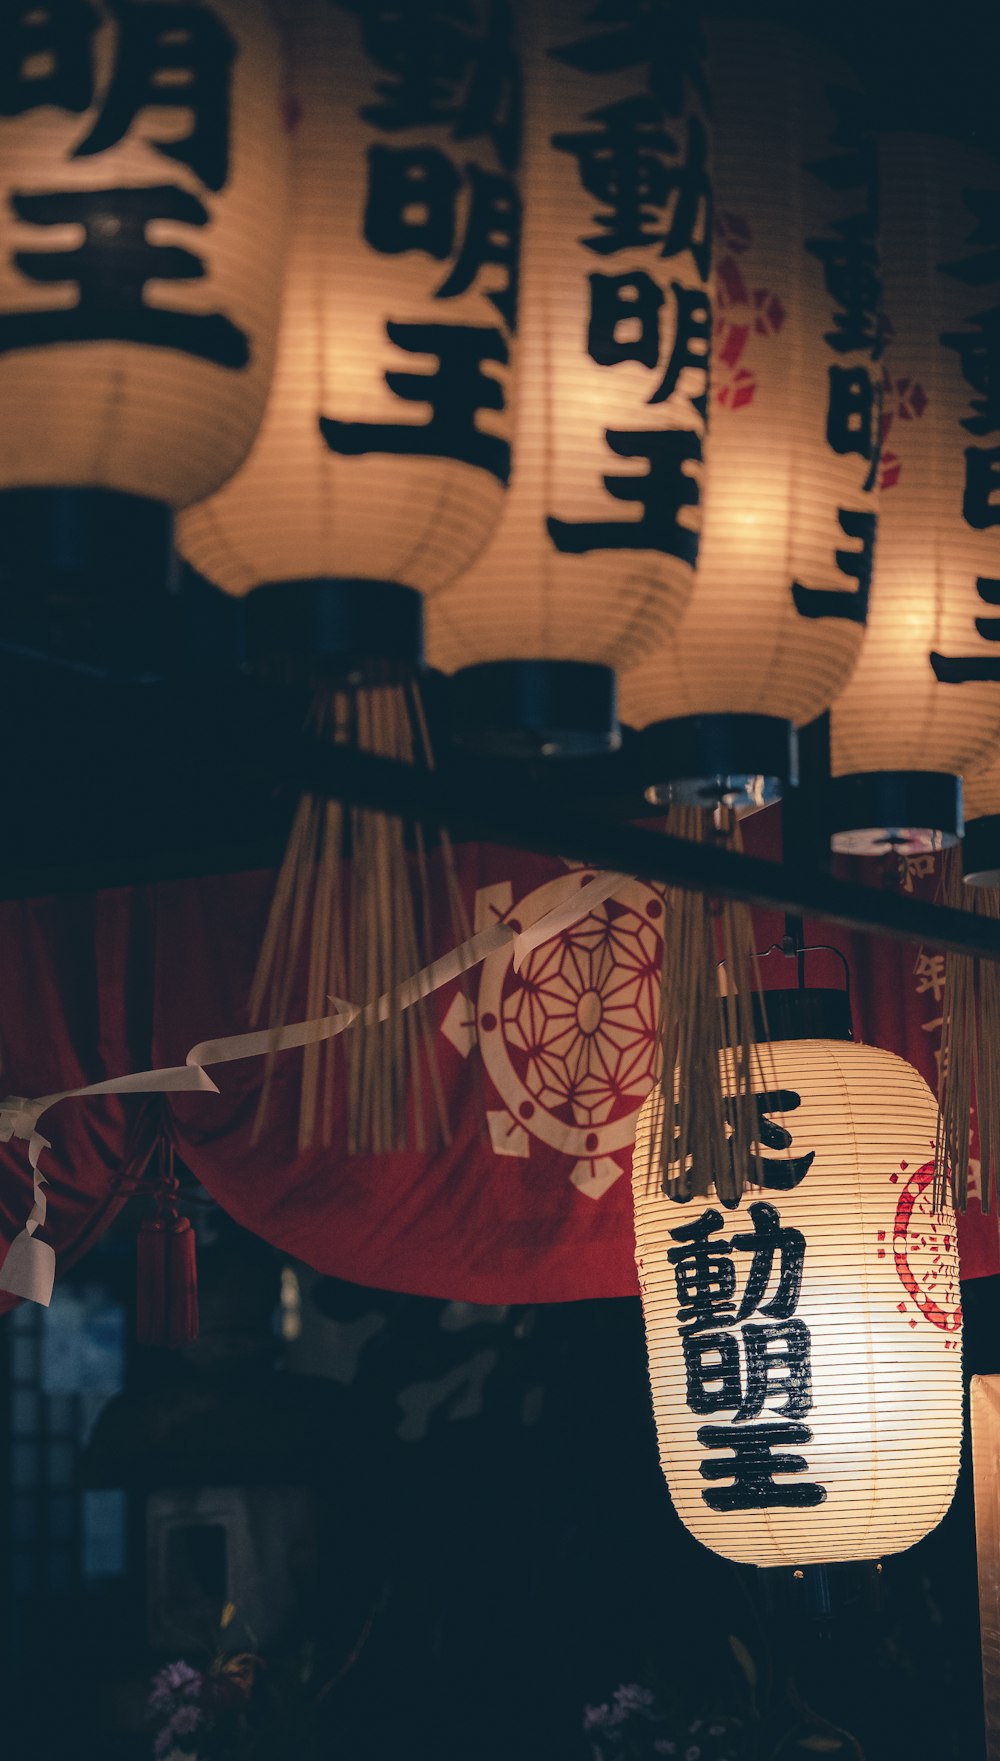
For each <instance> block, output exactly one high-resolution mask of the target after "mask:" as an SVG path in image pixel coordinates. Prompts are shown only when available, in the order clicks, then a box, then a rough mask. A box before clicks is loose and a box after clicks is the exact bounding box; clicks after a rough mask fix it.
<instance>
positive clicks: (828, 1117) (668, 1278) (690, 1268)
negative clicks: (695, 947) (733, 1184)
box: [633, 993, 962, 1566]
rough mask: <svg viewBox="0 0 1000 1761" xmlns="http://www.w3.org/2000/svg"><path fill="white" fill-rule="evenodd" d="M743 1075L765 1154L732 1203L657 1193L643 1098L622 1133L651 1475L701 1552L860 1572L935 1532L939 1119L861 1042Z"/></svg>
mask: <svg viewBox="0 0 1000 1761" xmlns="http://www.w3.org/2000/svg"><path fill="white" fill-rule="evenodd" d="M779 994H781V993H779ZM805 994H806V996H808V994H809V993H805ZM760 1059H761V1076H760V1081H759V1091H758V1093H757V1096H756V1104H757V1108H758V1115H759V1119H760V1135H759V1147H760V1150H761V1158H762V1159H761V1163H760V1165H759V1174H758V1170H757V1166H756V1164H755V1163H751V1165H750V1166H749V1167H748V1169H747V1179H748V1182H754V1181H756V1182H757V1185H756V1187H755V1186H754V1185H748V1187H747V1189H746V1190H744V1192H743V1196H742V1198H741V1199H740V1201H739V1203H738V1204H736V1205H735V1206H731V1207H730V1208H727V1206H726V1204H725V1203H724V1201H723V1200H722V1199H720V1197H719V1196H718V1190H717V1187H716V1185H715V1183H714V1182H713V1181H712V1180H711V1178H709V1180H708V1181H707V1183H704V1184H703V1186H702V1190H703V1192H706V1191H707V1196H703V1197H694V1198H689V1199H688V1200H686V1201H685V1202H684V1203H677V1202H675V1200H673V1199H672V1198H671V1197H669V1196H668V1195H667V1193H666V1192H665V1191H664V1190H663V1187H662V1186H661V1184H660V1179H659V1162H660V1154H659V1144H660V1139H661V1134H662V1117H663V1103H662V1099H661V1097H660V1095H659V1094H658V1093H654V1094H653V1095H652V1096H651V1097H650V1099H649V1100H648V1101H647V1102H646V1104H645V1106H644V1107H643V1109H642V1112H641V1113H640V1116H639V1124H638V1130H637V1135H636V1147H635V1157H634V1162H633V1193H634V1202H635V1227H636V1260H637V1264H638V1269H639V1283H640V1288H641V1291H642V1301H643V1312H644V1315H645V1322H646V1337H647V1343H648V1348H649V1371H650V1380H651V1384H652V1393H653V1405H654V1410H655V1415H656V1426H657V1433H658V1437H659V1444H660V1460H661V1463H662V1466H663V1471H664V1474H665V1476H666V1479H667V1484H668V1486H669V1488H670V1495H671V1498H672V1500H673V1503H674V1506H675V1508H676V1510H677V1512H678V1514H679V1515H680V1517H681V1518H682V1520H683V1521H684V1522H685V1523H686V1525H687V1527H688V1528H689V1529H690V1530H691V1531H692V1533H693V1534H694V1535H696V1536H697V1538H698V1539H699V1540H700V1541H702V1542H704V1544H705V1546H706V1547H710V1548H711V1549H712V1550H713V1551H714V1552H716V1553H721V1554H723V1555H725V1557H727V1558H729V1559H736V1560H740V1561H744V1562H748V1563H752V1564H755V1565H765V1566H767V1565H786V1566H800V1565H807V1564H812V1563H819V1562H831V1561H836V1560H850V1559H874V1558H877V1557H878V1556H879V1555H880V1554H883V1553H887V1552H889V1553H891V1552H897V1551H899V1550H900V1549H902V1548H904V1547H909V1546H911V1545H912V1544H913V1543H914V1542H915V1541H918V1540H920V1538H921V1536H923V1535H925V1534H927V1533H928V1531H929V1530H930V1529H932V1528H933V1527H934V1526H935V1524H936V1523H938V1522H939V1521H940V1520H941V1518H942V1516H943V1515H944V1513H945V1511H946V1510H947V1509H948V1506H949V1504H950V1503H951V1499H952V1495H953V1492H954V1488H955V1480H956V1476H957V1473H958V1464H959V1451H960V1445H961V1435H962V1366H961V1309H960V1300H959V1283H958V1256H957V1248H956V1242H955V1218H954V1213H953V1211H952V1209H951V1205H950V1201H946V1202H943V1203H942V1204H941V1205H940V1206H936V1205H935V1193H934V1141H935V1126H936V1115H937V1108H936V1104H935V1101H934V1097H933V1095H932V1094H931V1092H930V1090H929V1088H928V1087H927V1084H926V1083H925V1082H924V1080H923V1078H922V1077H921V1076H919V1075H918V1074H917V1072H916V1071H915V1070H913V1069H911V1067H910V1066H909V1065H908V1064H905V1063H904V1062H903V1061H902V1059H901V1058H897V1057H896V1056H895V1055H894V1054H892V1053H890V1052H883V1051H878V1050H876V1049H875V1048H874V1047H872V1046H863V1045H856V1044H851V1043H849V1042H840V1041H837V1040H814V1039H803V1040H786V1041H780V1042H775V1043H774V1044H772V1045H770V1046H763V1047H761V1049H760ZM723 1190H724V1191H728V1190H729V1187H728V1184H726V1185H724V1186H723Z"/></svg>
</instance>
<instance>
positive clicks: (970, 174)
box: [831, 135, 1000, 854]
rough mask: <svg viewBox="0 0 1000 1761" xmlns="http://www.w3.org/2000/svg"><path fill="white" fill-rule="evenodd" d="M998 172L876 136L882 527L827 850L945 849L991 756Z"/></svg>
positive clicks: (842, 722) (836, 753) (912, 139)
mask: <svg viewBox="0 0 1000 1761" xmlns="http://www.w3.org/2000/svg"><path fill="white" fill-rule="evenodd" d="M998 202H1000V164H998V163H997V161H996V160H994V159H991V158H987V156H986V155H984V154H981V153H977V152H974V151H973V150H971V149H969V148H966V147H960V146H958V145H957V144H956V143H954V142H951V141H946V140H940V139H937V138H930V137H927V136H920V135H901V136H890V137H888V138H887V140H886V142H885V145H884V148H883V155H882V252H883V261H884V268H885V315H886V330H887V335H888V347H887V350H886V361H885V378H884V388H883V395H884V413H883V434H884V450H883V458H882V477H883V485H884V493H883V497H882V518H881V523H880V528H879V542H878V549H877V553H876V561H875V577H874V587H873V597H872V613H871V616H870V618H869V624H868V631H867V635H866V637H865V643H864V647H863V649H862V652H861V657H860V659H859V661H858V664H857V667H856V668H855V671H854V674H853V676H852V678H851V680H850V683H849V684H848V686H847V688H846V690H845V691H844V692H843V694H842V695H841V697H840V698H839V699H838V701H837V704H836V706H835V708H834V711H833V717H832V734H831V738H832V766H833V775H834V778H835V779H837V780H836V781H835V783H834V789H833V818H832V825H833V828H834V838H833V847H834V849H835V850H845V851H855V852H857V853H860V854H872V853H877V852H878V851H881V850H884V849H885V848H886V847H887V846H894V847H895V848H897V849H898V850H900V851H901V852H903V853H912V852H917V851H920V850H930V849H942V848H945V847H947V845H948V844H951V843H954V842H955V840H956V838H959V837H960V836H961V834H962V802H961V781H960V779H961V776H962V774H963V773H964V772H966V771H971V770H974V769H976V768H977V767H979V766H982V764H983V763H984V761H986V760H987V759H988V758H989V756H990V755H991V753H992V752H993V750H995V748H996V745H997V741H998V739H1000V692H998V690H997V681H998V680H1000V650H998V648H997V642H998V640H1000V622H998V621H997V619H996V618H995V617H991V616H990V615H989V613H988V608H989V607H990V606H992V605H995V604H996V603H998V601H1000V586H998V584H997V580H996V579H995V577H997V576H998V575H1000V536H998V534H997V530H996V528H997V524H998V523H1000V507H997V506H996V505H994V503H995V496H996V484H997V482H998V481H1000V479H998V477H997V474H996V466H997V460H998V458H1000V448H998V446H997V438H998V429H1000V406H997V405H996V401H995V399H994V398H993V396H992V393H991V389H990V378H989V367H988V354H989V348H990V337H991V335H992V328H991V327H992V325H993V323H994V319H993V308H994V307H995V302H996V298H997V291H998V288H1000V257H998V255H997V250H996V242H997V241H996V236H995V226H994V224H993V219H992V216H993V214H994V212H995V211H996V208H997V204H998Z"/></svg>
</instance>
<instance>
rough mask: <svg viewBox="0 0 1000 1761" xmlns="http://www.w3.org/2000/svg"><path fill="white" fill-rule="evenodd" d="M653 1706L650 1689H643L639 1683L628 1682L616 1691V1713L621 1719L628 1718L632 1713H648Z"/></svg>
mask: <svg viewBox="0 0 1000 1761" xmlns="http://www.w3.org/2000/svg"><path fill="white" fill-rule="evenodd" d="M652 1704H653V1695H652V1693H651V1691H650V1689H649V1688H641V1687H640V1686H639V1684H638V1682H627V1683H625V1684H624V1685H623V1686H622V1687H620V1688H616V1689H615V1711H616V1712H617V1713H618V1714H619V1716H620V1717H621V1718H627V1717H628V1715H629V1713H630V1712H641V1713H644V1714H645V1713H648V1712H649V1710H650V1708H651V1706H652Z"/></svg>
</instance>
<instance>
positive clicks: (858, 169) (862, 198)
mask: <svg viewBox="0 0 1000 1761" xmlns="http://www.w3.org/2000/svg"><path fill="white" fill-rule="evenodd" d="M828 96H829V99H830V103H831V105H832V106H833V109H834V112H835V115H836V123H835V126H834V129H833V132H832V134H831V137H830V141H831V145H832V146H833V147H834V148H835V151H834V152H833V153H832V154H831V155H830V157H829V158H824V159H819V160H816V161H814V162H813V163H812V164H810V165H808V166H807V167H806V169H807V170H808V171H809V172H810V173H811V174H812V175H813V176H814V177H816V178H818V179H819V181H820V182H821V183H823V184H825V185H826V186H827V188H829V189H832V190H851V191H853V190H857V191H858V202H859V206H858V208H857V211H856V212H855V213H853V214H850V215H846V216H845V217H844V218H842V219H840V220H837V221H835V222H833V224H832V225H831V226H830V227H829V228H828V230H827V231H826V232H825V233H824V234H823V235H822V236H819V237H815V238H809V239H807V240H806V250H807V251H808V252H809V253H810V255H811V256H813V257H815V258H817V260H818V261H819V263H820V264H821V266H822V270H823V280H824V285H825V287H826V291H827V294H828V295H829V297H830V300H831V303H832V309H831V326H830V329H829V330H827V331H826V332H825V335H824V339H823V340H824V342H825V343H826V348H827V353H828V356H829V357H830V359H829V361H828V365H827V413H826V438H827V443H828V445H829V446H830V447H831V448H832V450H833V451H834V452H835V453H837V454H838V455H840V456H842V457H846V456H848V455H851V454H855V455H856V456H857V457H858V459H860V460H861V464H860V465H859V466H858V478H859V488H860V490H861V493H862V495H863V496H864V497H866V498H868V497H870V496H871V494H872V491H873V490H874V488H875V484H876V482H877V480H878V472H879V455H880V451H881V443H882V407H881V394H882V388H881V379H880V378H879V377H878V369H877V363H878V361H879V359H880V357H881V354H882V345H883V325H882V310H881V306H882V281H881V275H880V270H879V258H878V244H877V238H878V160H877V154H876V147H875V138H874V135H873V134H872V132H871V129H870V128H869V126H868V124H867V121H866V119H865V117H864V115H863V114H862V107H863V100H862V99H860V98H859V96H858V94H857V93H855V92H852V91H850V90H849V89H847V88H846V87H835V88H833V89H832V90H830V92H829V93H828ZM837 519H838V522H839V524H840V529H841V532H842V533H843V535H844V538H845V540H847V544H846V545H845V546H844V548H842V549H839V550H836V551H835V552H834V556H833V560H834V562H835V564H836V567H837V570H838V571H839V573H840V574H841V575H842V576H844V577H846V578H847V579H848V580H849V581H851V582H852V583H853V585H852V586H850V587H835V588H829V587H810V586H806V585H805V584H804V583H802V582H799V581H796V582H795V583H794V585H793V587H792V598H793V600H794V602H795V608H796V610H797V611H798V612H799V614H800V615H801V616H802V617H807V618H831V617H832V618H850V619H852V620H853V621H854V622H856V623H860V624H863V623H865V622H866V620H867V617H868V600H869V596H870V594H871V583H872V568H873V565H874V560H875V530H876V515H875V513H874V510H873V509H871V508H869V507H841V508H838V509H837Z"/></svg>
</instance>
